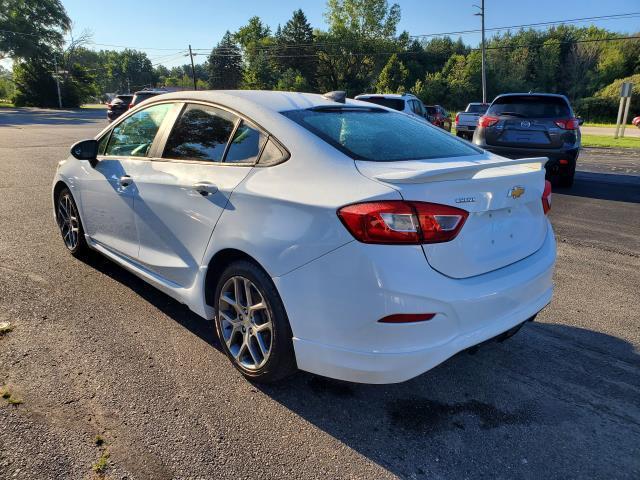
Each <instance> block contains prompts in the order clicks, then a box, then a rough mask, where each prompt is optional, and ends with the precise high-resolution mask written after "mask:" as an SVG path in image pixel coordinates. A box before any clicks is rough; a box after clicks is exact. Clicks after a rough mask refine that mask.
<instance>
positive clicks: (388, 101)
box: [358, 97, 404, 111]
mask: <svg viewBox="0 0 640 480" xmlns="http://www.w3.org/2000/svg"><path fill="white" fill-rule="evenodd" d="M358 100H362V101H363V102H369V103H375V104H376V105H382V106H383V107H387V108H393V109H394V110H399V111H403V110H404V100H403V99H401V98H386V97H367V98H359V99H358Z"/></svg>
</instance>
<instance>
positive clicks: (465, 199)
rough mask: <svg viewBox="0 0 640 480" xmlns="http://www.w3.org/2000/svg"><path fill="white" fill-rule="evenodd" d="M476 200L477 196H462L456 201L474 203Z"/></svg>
mask: <svg viewBox="0 0 640 480" xmlns="http://www.w3.org/2000/svg"><path fill="white" fill-rule="evenodd" d="M475 201H476V197H460V198H456V203H473V202H475Z"/></svg>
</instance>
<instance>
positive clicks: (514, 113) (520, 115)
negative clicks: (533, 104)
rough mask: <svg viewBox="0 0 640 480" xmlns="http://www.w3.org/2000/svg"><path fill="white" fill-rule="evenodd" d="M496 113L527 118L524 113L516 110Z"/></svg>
mask: <svg viewBox="0 0 640 480" xmlns="http://www.w3.org/2000/svg"><path fill="white" fill-rule="evenodd" d="M498 115H509V116H510V117H518V118H527V116H526V115H524V114H522V113H518V112H500V113H498Z"/></svg>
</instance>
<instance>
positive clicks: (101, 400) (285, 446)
mask: <svg viewBox="0 0 640 480" xmlns="http://www.w3.org/2000/svg"><path fill="white" fill-rule="evenodd" d="M105 124H106V123H105V121H104V111H102V110H89V111H78V112H75V111H74V112H52V111H49V112H46V111H40V110H9V109H2V110H0V221H1V224H0V225H1V228H0V322H1V321H3V320H8V321H11V322H12V324H13V327H14V328H13V330H12V331H11V332H9V333H7V334H5V335H3V336H0V385H2V390H3V392H5V396H6V397H8V398H5V399H2V398H0V478H2V479H4V478H8V479H11V478H19V479H22V478H24V479H49V478H55V479H69V478H71V479H84V478H92V477H94V476H96V477H100V478H102V477H104V478H114V479H116V478H118V479H119V478H131V479H133V478H153V479H165V478H167V479H168V478H234V479H238V478H289V477H290V478H376V479H378V478H396V477H400V478H411V479H413V478H415V479H422V478H424V479H427V478H429V479H460V478H478V477H489V478H607V479H609V478H629V479H637V478H640V355H639V350H638V349H639V347H640V322H639V321H640V153H638V152H635V153H634V152H631V151H610V150H589V151H585V152H583V154H582V155H581V158H580V160H579V169H580V172H579V173H578V175H577V180H576V184H575V187H574V188H573V189H571V190H558V191H556V192H554V194H553V206H552V214H551V219H552V222H553V224H554V227H555V230H556V234H557V239H558V263H557V269H556V285H557V289H556V293H555V298H554V301H553V302H552V304H551V305H550V306H549V307H548V308H547V309H545V310H544V311H543V312H542V313H541V314H540V315H539V316H538V318H537V321H536V322H535V323H531V324H527V325H526V326H525V327H524V328H523V329H522V330H521V332H520V333H518V334H517V335H516V336H515V337H513V338H512V339H510V340H508V341H506V342H505V343H501V344H498V343H491V344H488V345H485V346H483V347H482V348H480V349H479V351H478V352H477V353H476V354H475V355H469V354H467V353H463V354H460V355H457V356H456V357H454V358H452V359H450V360H449V361H447V362H445V363H444V364H443V365H440V366H439V367H437V368H435V369H434V370H432V371H430V372H427V373H426V374H424V375H422V376H420V377H418V378H416V379H414V380H411V381H409V382H406V383H403V384H398V385H386V386H369V385H357V384H348V383H342V382H334V381H330V380H327V379H324V378H320V377H316V376H313V375H309V374H305V373H300V374H298V375H297V376H296V377H294V378H293V379H292V380H290V381H288V382H286V383H283V384H280V385H278V386H269V387H261V386H254V385H252V384H250V383H248V382H247V381H245V380H244V379H243V378H242V377H241V376H240V375H239V374H238V373H236V371H235V370H234V369H233V368H232V367H231V365H230V364H229V362H228V361H227V359H226V358H225V357H224V355H223V354H222V353H221V352H220V350H219V349H218V348H217V343H216V340H215V338H214V334H213V331H212V329H211V328H210V325H209V324H208V323H207V322H206V321H204V320H202V319H200V318H199V317H197V316H196V315H194V314H192V313H190V312H189V311H188V310H187V309H186V308H185V307H184V306H182V305H180V304H178V303H177V302H175V301H173V300H171V299H170V298H168V297H166V296H164V295H163V294H161V293H159V292H158V291H156V290H155V289H153V288H152V287H150V286H147V285H146V284H144V283H143V282H142V281H140V280H138V279H137V278H136V277H134V276H133V275H131V274H129V273H127V272H126V271H125V270H123V269H121V268H119V267H117V266H115V265H114V264H112V263H110V262H108V261H106V260H104V259H101V258H100V257H97V256H96V257H95V258H92V259H91V260H90V261H88V262H86V263H85V262H81V261H78V260H75V259H73V258H72V257H71V256H70V255H68V254H67V253H66V252H65V249H64V246H63V244H62V241H61V240H60V237H59V235H58V232H57V228H56V226H55V224H54V221H53V218H52V207H51V195H50V184H51V179H52V176H53V171H54V169H55V166H56V163H57V161H58V160H60V159H62V158H64V157H66V156H67V152H68V149H69V146H70V144H71V143H73V142H74V141H76V140H78V139H81V138H86V137H90V136H93V135H94V134H95V133H96V132H97V130H99V129H100V128H102V126H103V125H105ZM11 400H13V401H14V402H15V401H16V400H17V401H18V402H19V401H22V403H20V404H12V402H11ZM98 436H99V437H98ZM100 459H102V461H103V463H104V465H105V468H104V471H103V472H102V473H95V472H94V471H93V469H92V467H93V466H94V465H95V464H96V463H97V462H99V460H100Z"/></svg>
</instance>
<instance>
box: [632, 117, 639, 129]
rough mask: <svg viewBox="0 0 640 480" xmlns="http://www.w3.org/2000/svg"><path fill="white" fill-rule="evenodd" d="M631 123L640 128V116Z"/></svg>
mask: <svg viewBox="0 0 640 480" xmlns="http://www.w3.org/2000/svg"><path fill="white" fill-rule="evenodd" d="M631 123H632V124H633V125H635V126H636V127H638V128H640V115H639V116H637V117H635V118H634V119H633V120H631Z"/></svg>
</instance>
